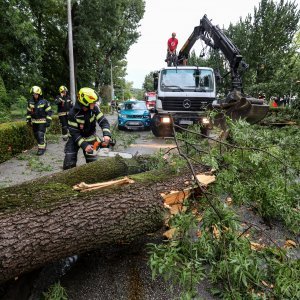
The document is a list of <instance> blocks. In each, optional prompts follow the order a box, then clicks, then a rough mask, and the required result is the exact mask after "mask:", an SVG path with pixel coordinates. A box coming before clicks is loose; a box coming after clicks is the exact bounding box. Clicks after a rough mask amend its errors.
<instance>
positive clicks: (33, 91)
mask: <svg viewBox="0 0 300 300" xmlns="http://www.w3.org/2000/svg"><path fill="white" fill-rule="evenodd" d="M30 94H39V95H40V96H41V95H42V94H43V93H42V89H41V88H40V87H39V86H36V85H34V86H33V87H32V88H31V89H30Z"/></svg>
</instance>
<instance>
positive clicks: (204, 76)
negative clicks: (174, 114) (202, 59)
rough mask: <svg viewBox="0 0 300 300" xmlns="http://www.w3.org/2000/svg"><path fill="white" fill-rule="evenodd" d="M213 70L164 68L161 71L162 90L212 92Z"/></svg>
mask: <svg viewBox="0 0 300 300" xmlns="http://www.w3.org/2000/svg"><path fill="white" fill-rule="evenodd" d="M213 76H214V74H213V72H212V71H211V70H206V69H165V70H162V71H161V80H160V88H161V90H162V91H172V90H174V91H178V89H180V90H181V91H182V90H183V91H197V92H198V91H200V92H213V91H214V80H213Z"/></svg>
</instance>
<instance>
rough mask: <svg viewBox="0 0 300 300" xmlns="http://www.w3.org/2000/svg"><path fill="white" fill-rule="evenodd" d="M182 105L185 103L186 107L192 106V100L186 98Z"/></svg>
mask: <svg viewBox="0 0 300 300" xmlns="http://www.w3.org/2000/svg"><path fill="white" fill-rule="evenodd" d="M182 105H183V107H184V108H186V109H188V108H190V107H191V106H192V103H191V100H189V99H184V100H183V103H182Z"/></svg>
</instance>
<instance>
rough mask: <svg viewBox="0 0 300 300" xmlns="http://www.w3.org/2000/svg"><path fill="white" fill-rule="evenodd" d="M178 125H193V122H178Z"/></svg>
mask: <svg viewBox="0 0 300 300" xmlns="http://www.w3.org/2000/svg"><path fill="white" fill-rule="evenodd" d="M179 124H180V125H193V121H191V120H180V121H179Z"/></svg>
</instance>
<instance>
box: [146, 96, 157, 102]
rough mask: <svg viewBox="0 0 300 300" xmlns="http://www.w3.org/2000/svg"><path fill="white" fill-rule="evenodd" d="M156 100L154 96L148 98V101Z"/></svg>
mask: <svg viewBox="0 0 300 300" xmlns="http://www.w3.org/2000/svg"><path fill="white" fill-rule="evenodd" d="M155 100H156V96H148V101H155Z"/></svg>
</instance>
